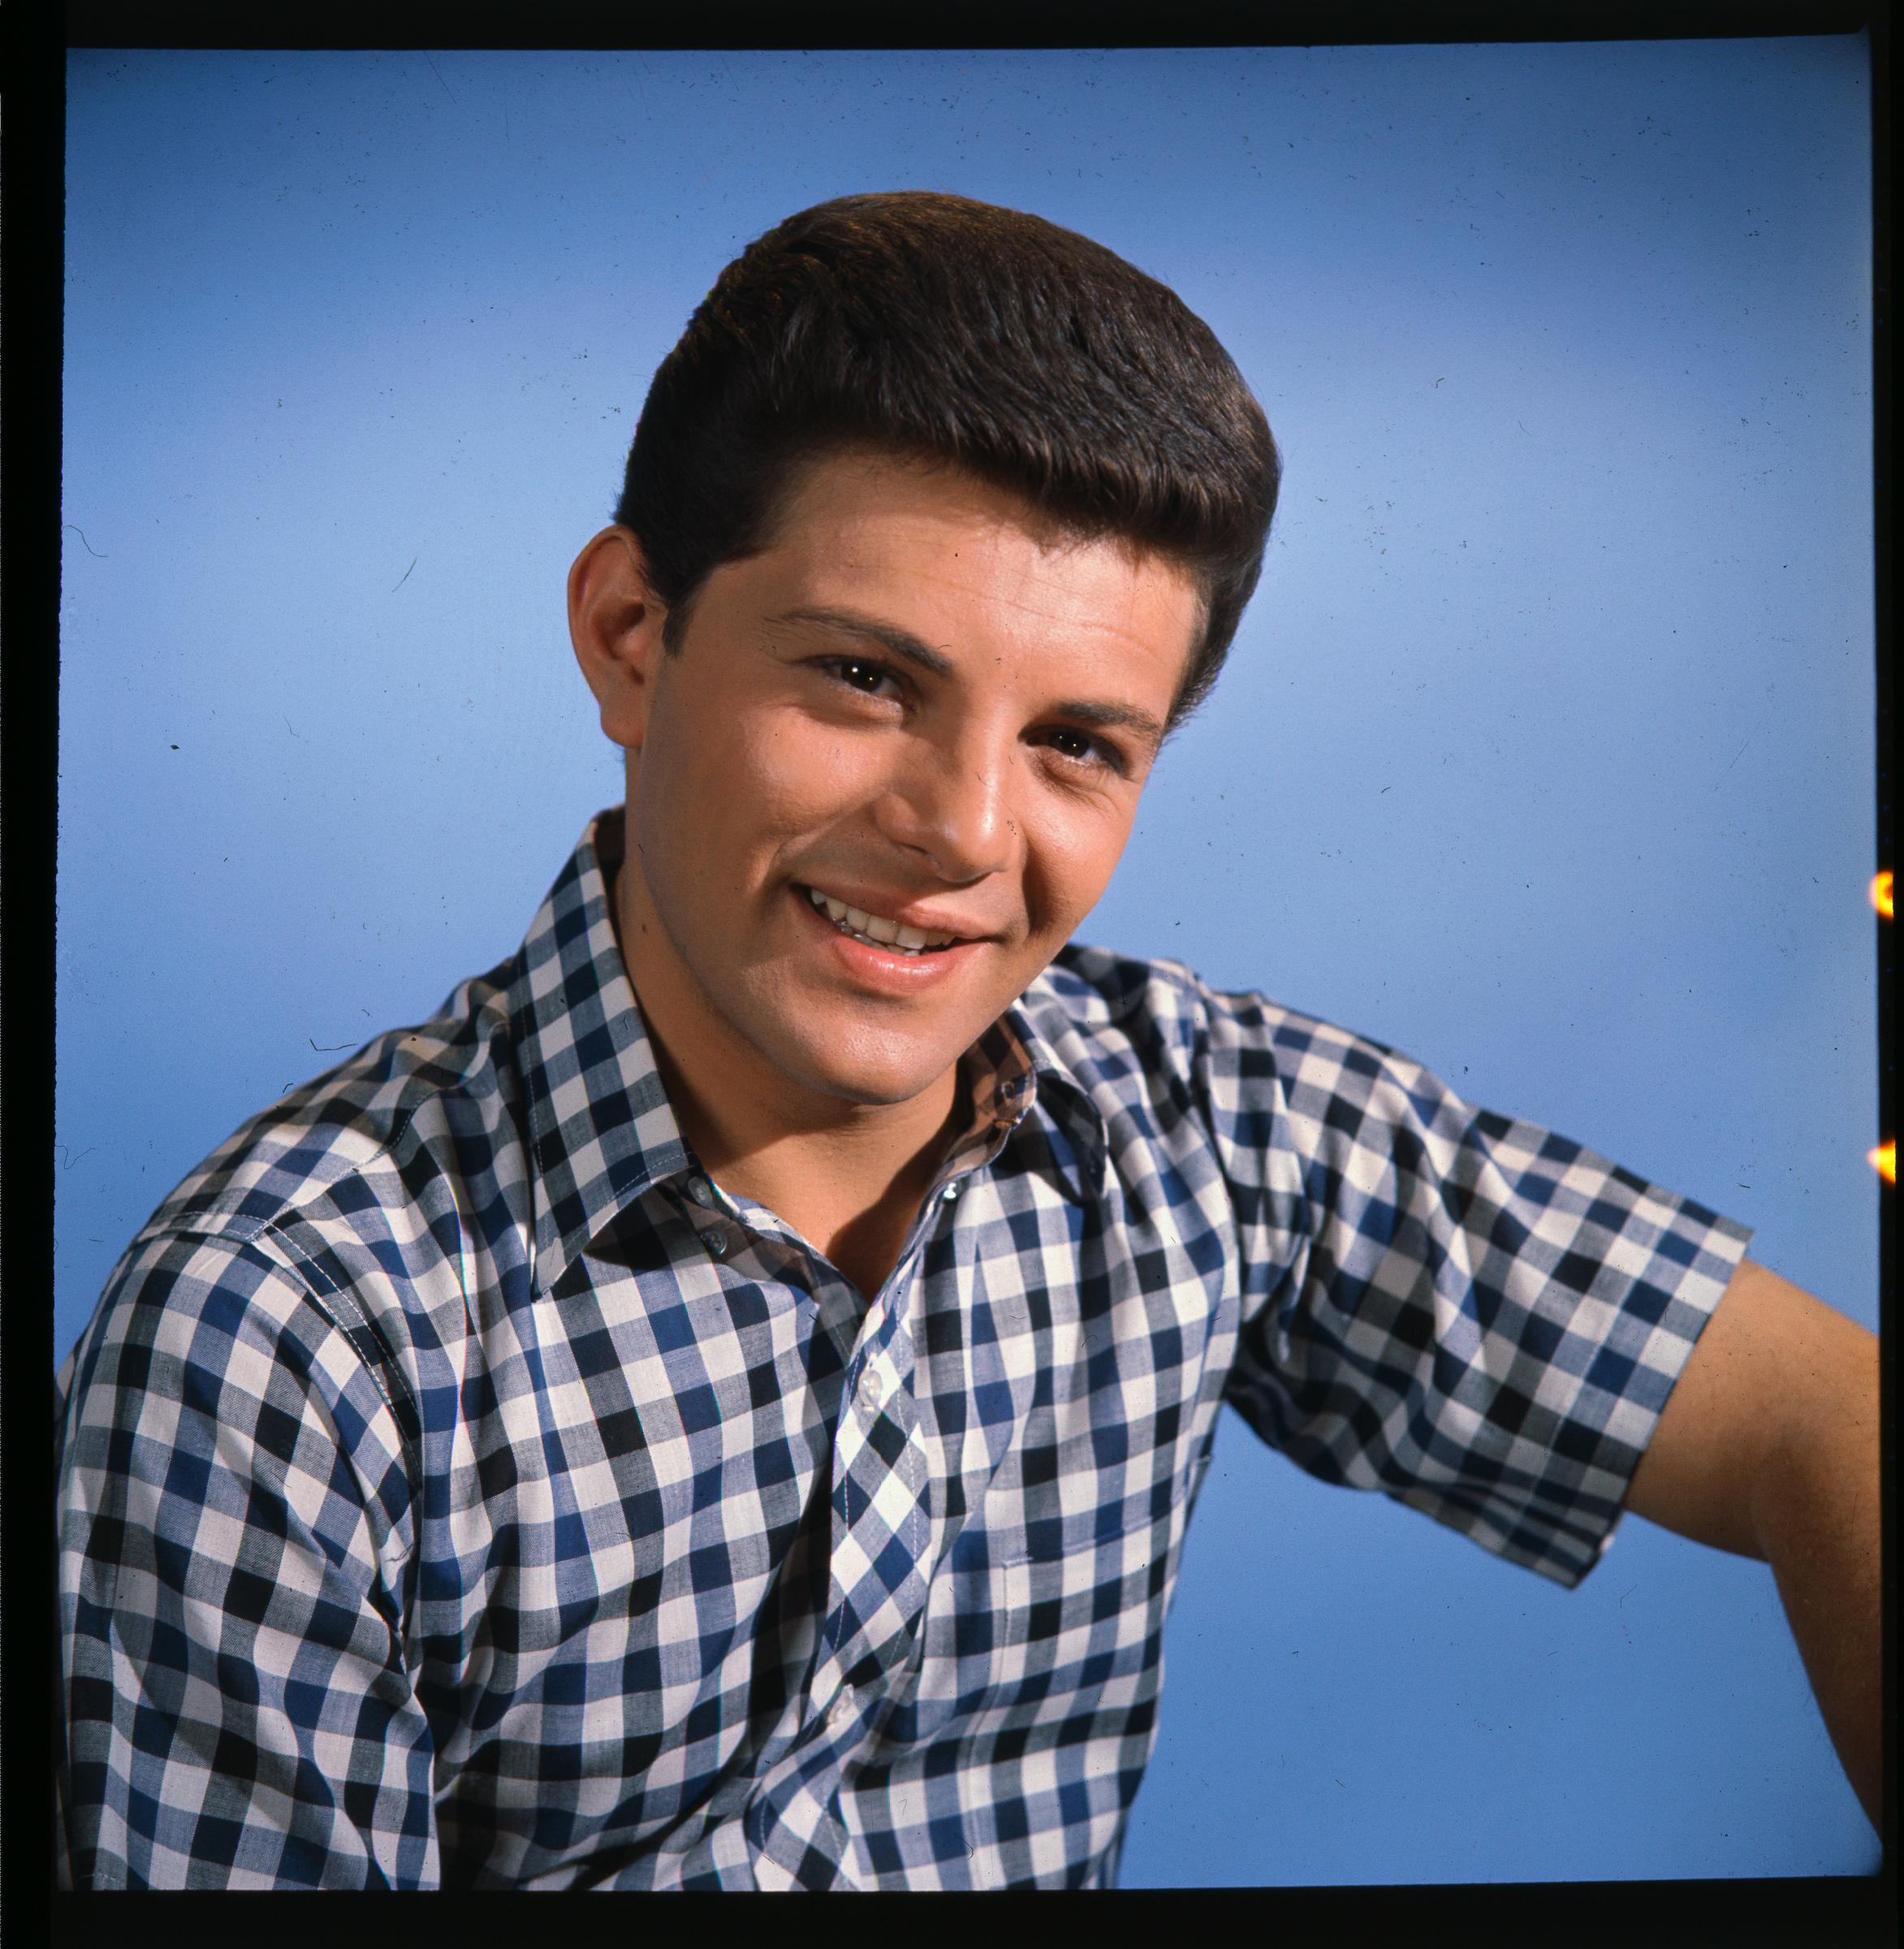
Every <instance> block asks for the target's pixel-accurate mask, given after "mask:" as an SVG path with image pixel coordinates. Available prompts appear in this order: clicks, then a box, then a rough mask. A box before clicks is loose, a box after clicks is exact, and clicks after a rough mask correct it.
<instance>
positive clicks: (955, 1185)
mask: <svg viewBox="0 0 1904 1949" xmlns="http://www.w3.org/2000/svg"><path fill="white" fill-rule="evenodd" d="M958 1195H959V1181H958V1179H957V1178H953V1180H952V1182H951V1183H950V1184H948V1186H946V1187H945V1189H944V1190H943V1191H941V1192H940V1193H939V1196H940V1197H941V1198H943V1199H944V1200H945V1201H946V1203H947V1204H951V1203H952V1200H953V1199H955V1198H956V1197H957V1196H958Z"/></svg>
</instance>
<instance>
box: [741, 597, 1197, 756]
mask: <svg viewBox="0 0 1904 1949" xmlns="http://www.w3.org/2000/svg"><path fill="white" fill-rule="evenodd" d="M771 620H772V621H773V622H776V623H810V624H815V625H816V626H818V627H819V628H821V629H836V630H840V631H841V632H842V633H844V634H846V635H848V636H863V637H866V638H868V639H869V640H870V641H871V642H875V643H878V644H879V645H881V646H883V648H885V649H887V650H891V651H892V653H893V655H895V656H901V657H904V658H905V660H906V661H907V662H908V663H913V664H916V665H917V667H918V668H920V669H922V670H924V671H926V672H930V675H932V676H951V675H952V669H953V665H952V659H951V658H950V657H948V655H946V654H945V652H944V651H943V650H935V649H934V648H933V647H932V646H931V645H930V643H928V642H923V641H922V639H921V638H920V637H916V636H914V635H913V633H912V632H911V631H910V630H908V629H899V628H898V627H897V626H896V625H895V624H892V623H885V622H882V621H880V620H879V618H878V617H877V616H863V615H861V613H860V612H859V611H857V610H855V609H831V608H803V609H788V610H785V611H783V612H782V613H781V614H780V615H779V616H774V617H773V618H771ZM1051 715H1052V716H1054V717H1062V718H1069V719H1070V720H1072V721H1073V723H1075V724H1088V725H1090V727H1091V728H1093V729H1094V730H1099V731H1128V732H1130V734H1131V735H1132V736H1133V737H1136V738H1138V739H1139V740H1141V741H1142V742H1143V743H1144V744H1145V745H1147V746H1148V747H1149V748H1150V749H1151V750H1152V751H1155V750H1158V749H1159V747H1160V746H1161V745H1162V744H1163V742H1164V725H1163V724H1160V723H1159V721H1158V720H1156V719H1155V717H1153V716H1152V715H1151V713H1150V712H1149V711H1142V710H1139V709H1138V707H1136V706H1135V705H1134V704H1110V703H1092V702H1083V701H1077V702H1065V703H1059V704H1054V705H1052V706H1051Z"/></svg>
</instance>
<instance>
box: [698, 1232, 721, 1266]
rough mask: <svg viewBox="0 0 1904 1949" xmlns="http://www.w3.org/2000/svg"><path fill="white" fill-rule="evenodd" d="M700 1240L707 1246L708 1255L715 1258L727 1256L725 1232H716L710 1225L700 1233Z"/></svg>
mask: <svg viewBox="0 0 1904 1949" xmlns="http://www.w3.org/2000/svg"><path fill="white" fill-rule="evenodd" d="M701 1242H702V1244H703V1245H704V1246H706V1247H707V1250H708V1253H709V1255H710V1257H712V1258H715V1259H724V1258H726V1257H727V1234H726V1233H725V1232H717V1231H715V1230H714V1229H712V1227H710V1228H709V1229H707V1230H706V1231H705V1232H703V1233H702V1234H701Z"/></svg>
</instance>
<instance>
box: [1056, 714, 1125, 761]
mask: <svg viewBox="0 0 1904 1949" xmlns="http://www.w3.org/2000/svg"><path fill="white" fill-rule="evenodd" d="M1045 742H1046V743H1047V745H1050V746H1051V750H1054V751H1056V753H1057V754H1058V755H1059V756H1060V758H1069V759H1070V760H1071V762H1072V763H1073V764H1081V765H1091V764H1109V765H1113V766H1115V764H1116V754H1115V753H1114V752H1112V750H1109V749H1108V748H1107V746H1105V745H1102V744H1100V743H1099V741H1098V740H1097V739H1096V738H1094V737H1091V736H1090V734H1089V733H1088V732H1083V731H1073V730H1070V729H1068V728H1066V727H1065V726H1064V725H1062V724H1060V725H1059V726H1058V727H1057V728H1056V729H1055V730H1052V731H1049V732H1047V733H1046V734H1045Z"/></svg>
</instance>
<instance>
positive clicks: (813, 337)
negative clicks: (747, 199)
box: [615, 190, 1281, 724]
mask: <svg viewBox="0 0 1904 1949" xmlns="http://www.w3.org/2000/svg"><path fill="white" fill-rule="evenodd" d="M857 446H871V447H876V448H879V449H882V450H884V451H887V452H892V453H893V454H895V455H897V456H902V457H906V458H913V459H917V460H925V461H936V462H939V463H949V464H952V465H956V466H959V467H961V468H964V469H966V470H968V471H969V472H970V473H974V474H975V475H977V476H978V477H979V478H982V479H984V480H987V481H988V482H991V483H993V484H994V485H996V486H1001V487H1004V488H1006V489H1008V490H1011V491H1012V492H1015V493H1017V495H1020V496H1021V497H1022V498H1023V499H1025V501H1027V502H1029V503H1030V504H1031V505H1032V506H1033V507H1034V508H1036V509H1038V511H1039V512H1040V513H1042V514H1043V516H1045V517H1046V518H1047V519H1048V520H1051V521H1054V522H1055V523H1056V525H1058V526H1059V527H1060V529H1062V530H1064V531H1066V532H1069V533H1071V534H1076V535H1077V536H1079V537H1080V538H1099V537H1103V536H1115V537H1117V538H1122V539H1124V540H1125V541H1127V542H1130V543H1132V544H1134V545H1136V546H1137V547H1140V548H1142V549H1144V550H1146V551H1154V552H1155V553H1156V554H1158V555H1160V556H1162V557H1163V558H1164V560H1169V561H1172V562H1174V563H1175V564H1177V565H1178V566H1180V567H1181V568H1185V569H1186V570H1187V571H1188V572H1189V573H1190V574H1191V575H1192V576H1193V577H1194V579H1195V580H1196V581H1197V583H1198V587H1199V588H1200V590H1201V592H1202V597H1203V612H1204V620H1203V629H1202V639H1201V641H1200V642H1198V644H1197V645H1196V646H1194V649H1193V650H1192V653H1191V656H1190V659H1189V664H1188V666H1187V668H1186V670H1185V676H1184V681H1183V683H1182V685H1181V687H1180V689H1179V691H1178V694H1177V699H1176V702H1175V705H1174V707H1173V709H1172V723H1173V724H1176V723H1178V722H1181V720H1182V719H1183V718H1184V717H1185V716H1186V715H1188V714H1189V712H1190V711H1193V710H1194V709H1195V708H1196V707H1197V705H1198V703H1200V702H1202V699H1203V698H1205V697H1206V696H1207V694H1208V693H1209V690H1210V688H1211V685H1213V684H1214V683H1215V681H1216V676H1217V673H1218V672H1219V671H1220V669H1221V668H1222V667H1223V661H1224V656H1225V655H1227V654H1228V650H1229V646H1230V642H1231V639H1232V638H1233V637H1234V636H1235V634H1236V631H1237V624H1238V622H1239V621H1240V620H1241V616H1242V613H1243V607H1244V605H1245V603H1247V602H1248V600H1249V599H1250V592H1251V591H1252V590H1254V588H1255V586H1256V580H1257V577H1258V576H1259V574H1260V573H1261V571H1262V566H1263V546H1264V543H1265V542H1266V540H1267V536H1268V533H1269V524H1270V518H1271V515H1272V514H1273V513H1274V512H1275V508H1276V488H1277V483H1278V481H1279V479H1280V473H1281V461H1280V456H1278V454H1277V452H1276V443H1275V441H1274V439H1272V438H1271V434H1270V430H1269V426H1268V422H1267V421H1266V420H1265V418H1264V417H1263V408H1261V407H1260V406H1259V404H1257V402H1256V400H1255V397H1254V395H1253V394H1252V393H1251V392H1250V389H1249V387H1247V386H1246V384H1245V383H1244V382H1243V378H1242V376H1241V374H1240V373H1238V371H1237V368H1236V365H1235V364H1234V363H1233V361H1232V360H1231V358H1230V357H1229V355H1228V352H1225V351H1224V348H1223V347H1222V346H1221V345H1220V344H1219V343H1218V342H1217V339H1216V336H1215V334H1214V333H1213V332H1212V331H1211V330H1210V328H1209V326H1207V325H1206V324H1205V323H1204V322H1203V321H1202V319H1201V318H1198V316H1197V315H1196V314H1195V313H1194V312H1193V311H1191V310H1190V309H1189V306H1188V305H1185V303H1184V302H1183V300H1181V298H1179V297H1178V296H1177V294H1176V292H1173V291H1172V290H1170V289H1169V288H1168V286H1166V285H1164V284H1160V283H1158V282H1157V281H1156V279H1154V278H1151V277H1147V276H1146V275H1145V274H1144V273H1143V272H1142V271H1140V270H1137V269H1136V268H1134V267H1133V266H1131V265H1129V264H1127V263H1126V262H1125V261H1124V260H1123V258H1121V257H1118V256H1117V255H1116V253H1114V252H1112V251H1110V250H1107V249H1106V248H1104V247H1103V245H1102V244H1095V243H1093V242H1092V241H1091V240H1090V238H1088V237H1085V236H1079V235H1078V234H1077V231H1070V230H1064V229H1061V228H1060V227H1059V226H1058V225H1056V224H1055V223H1047V222H1046V221H1045V220H1044V219H1043V218H1041V217H1034V216H1030V215H1027V214H1025V213H1023V212H1022V211H1019V210H1006V209H1003V208H1000V207H999V205H995V204H989V203H978V202H974V201H970V200H969V199H968V198H966V197H952V196H940V195H937V194H934V193H930V192H926V191H921V190H907V191H898V192H891V193H887V194H880V195H872V196H857V197H840V198H838V199H837V200H835V201H832V202H830V203H821V204H818V205H815V206H814V208H813V209H811V210H803V211H801V213H800V214H798V215H797V216H792V217H789V218H787V220H786V221H785V222H784V223H780V224H779V225H777V226H776V227H775V228H774V229H772V230H771V231H768V232H767V233H766V236H762V237H760V238H758V239H757V240H755V241H754V242H753V243H752V244H749V246H748V247H747V248H746V249H745V250H744V251H743V252H742V253H740V256H739V257H736V259H735V260H734V261H733V262H732V263H731V264H729V265H728V266H727V269H726V270H723V272H722V273H721V274H720V276H719V279H717V280H716V281H715V287H714V288H713V290H712V291H710V292H709V293H708V295H707V296H706V299H705V300H703V301H702V304H701V305H700V307H699V309H697V311H696V312H695V313H694V315H693V318H692V319H691V320H690V321H689V325H688V329H687V330H686V331H685V332H684V333H683V335H682V336H681V339H680V344H677V345H676V347H675V348H674V350H673V351H672V352H670V353H669V354H668V356H667V358H666V359H664V360H663V361H662V364H661V367H660V369H659V370H658V372H657V373H656V374H655V375H654V383H653V384H652V385H651V386H650V388H649V391H648V398H647V401H646V403H645V405H644V406H643V407H642V409H641V420H640V421H639V423H638V424H637V427H636V429H635V438H634V443H633V446H632V447H631V448H630V450H629V453H628V469H627V473H626V476H625V478H624V484H623V487H622V493H621V498H620V502H619V503H617V505H616V508H615V520H616V521H619V522H620V523H621V524H622V525H624V526H625V527H627V528H629V529H633V532H634V533H635V534H636V535H637V537H638V538H640V540H641V545H642V548H643V551H644V552H645V555H646V557H647V564H648V573H649V580H650V585H651V586H652V587H653V589H654V593H655V594H656V595H657V596H658V598H659V599H661V601H662V602H663V603H664V604H665V605H666V606H667V611H668V613H667V621H666V624H665V625H664V629H663V636H664V640H665V641H666V642H667V645H668V646H669V647H670V648H671V649H676V650H678V649H679V647H680V642H681V637H682V633H683V632H684V629H685V626H686V622H687V618H688V616H689V613H690V612H691V611H692V608H693V601H694V598H695V597H696V595H697V594H698V593H699V591H700V590H701V588H702V585H703V584H704V582H705V581H706V578H707V577H708V576H709V574H710V573H711V572H712V571H713V570H714V569H715V568H718V567H719V566H720V565H721V564H723V563H725V562H732V561H738V560H743V559H745V557H746V556H748V555H752V554H753V553H756V552H758V551H759V550H760V549H761V548H762V547H766V546H767V545H768V544H769V542H771V538H772V534H773V528H774V522H775V518H776V516H777V515H778V513H779V510H780V509H781V508H782V507H783V506H784V503H785V501H786V499H787V498H788V495H790V493H791V491H792V489H793V488H794V487H795V486H797V483H798V481H799V478H800V476H801V470H802V469H803V468H804V467H805V466H806V465H808V464H810V462H812V461H814V460H818V459H821V458H823V457H825V456H827V455H829V454H830V453H832V452H839V451H842V450H844V449H847V448H849V447H857Z"/></svg>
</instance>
